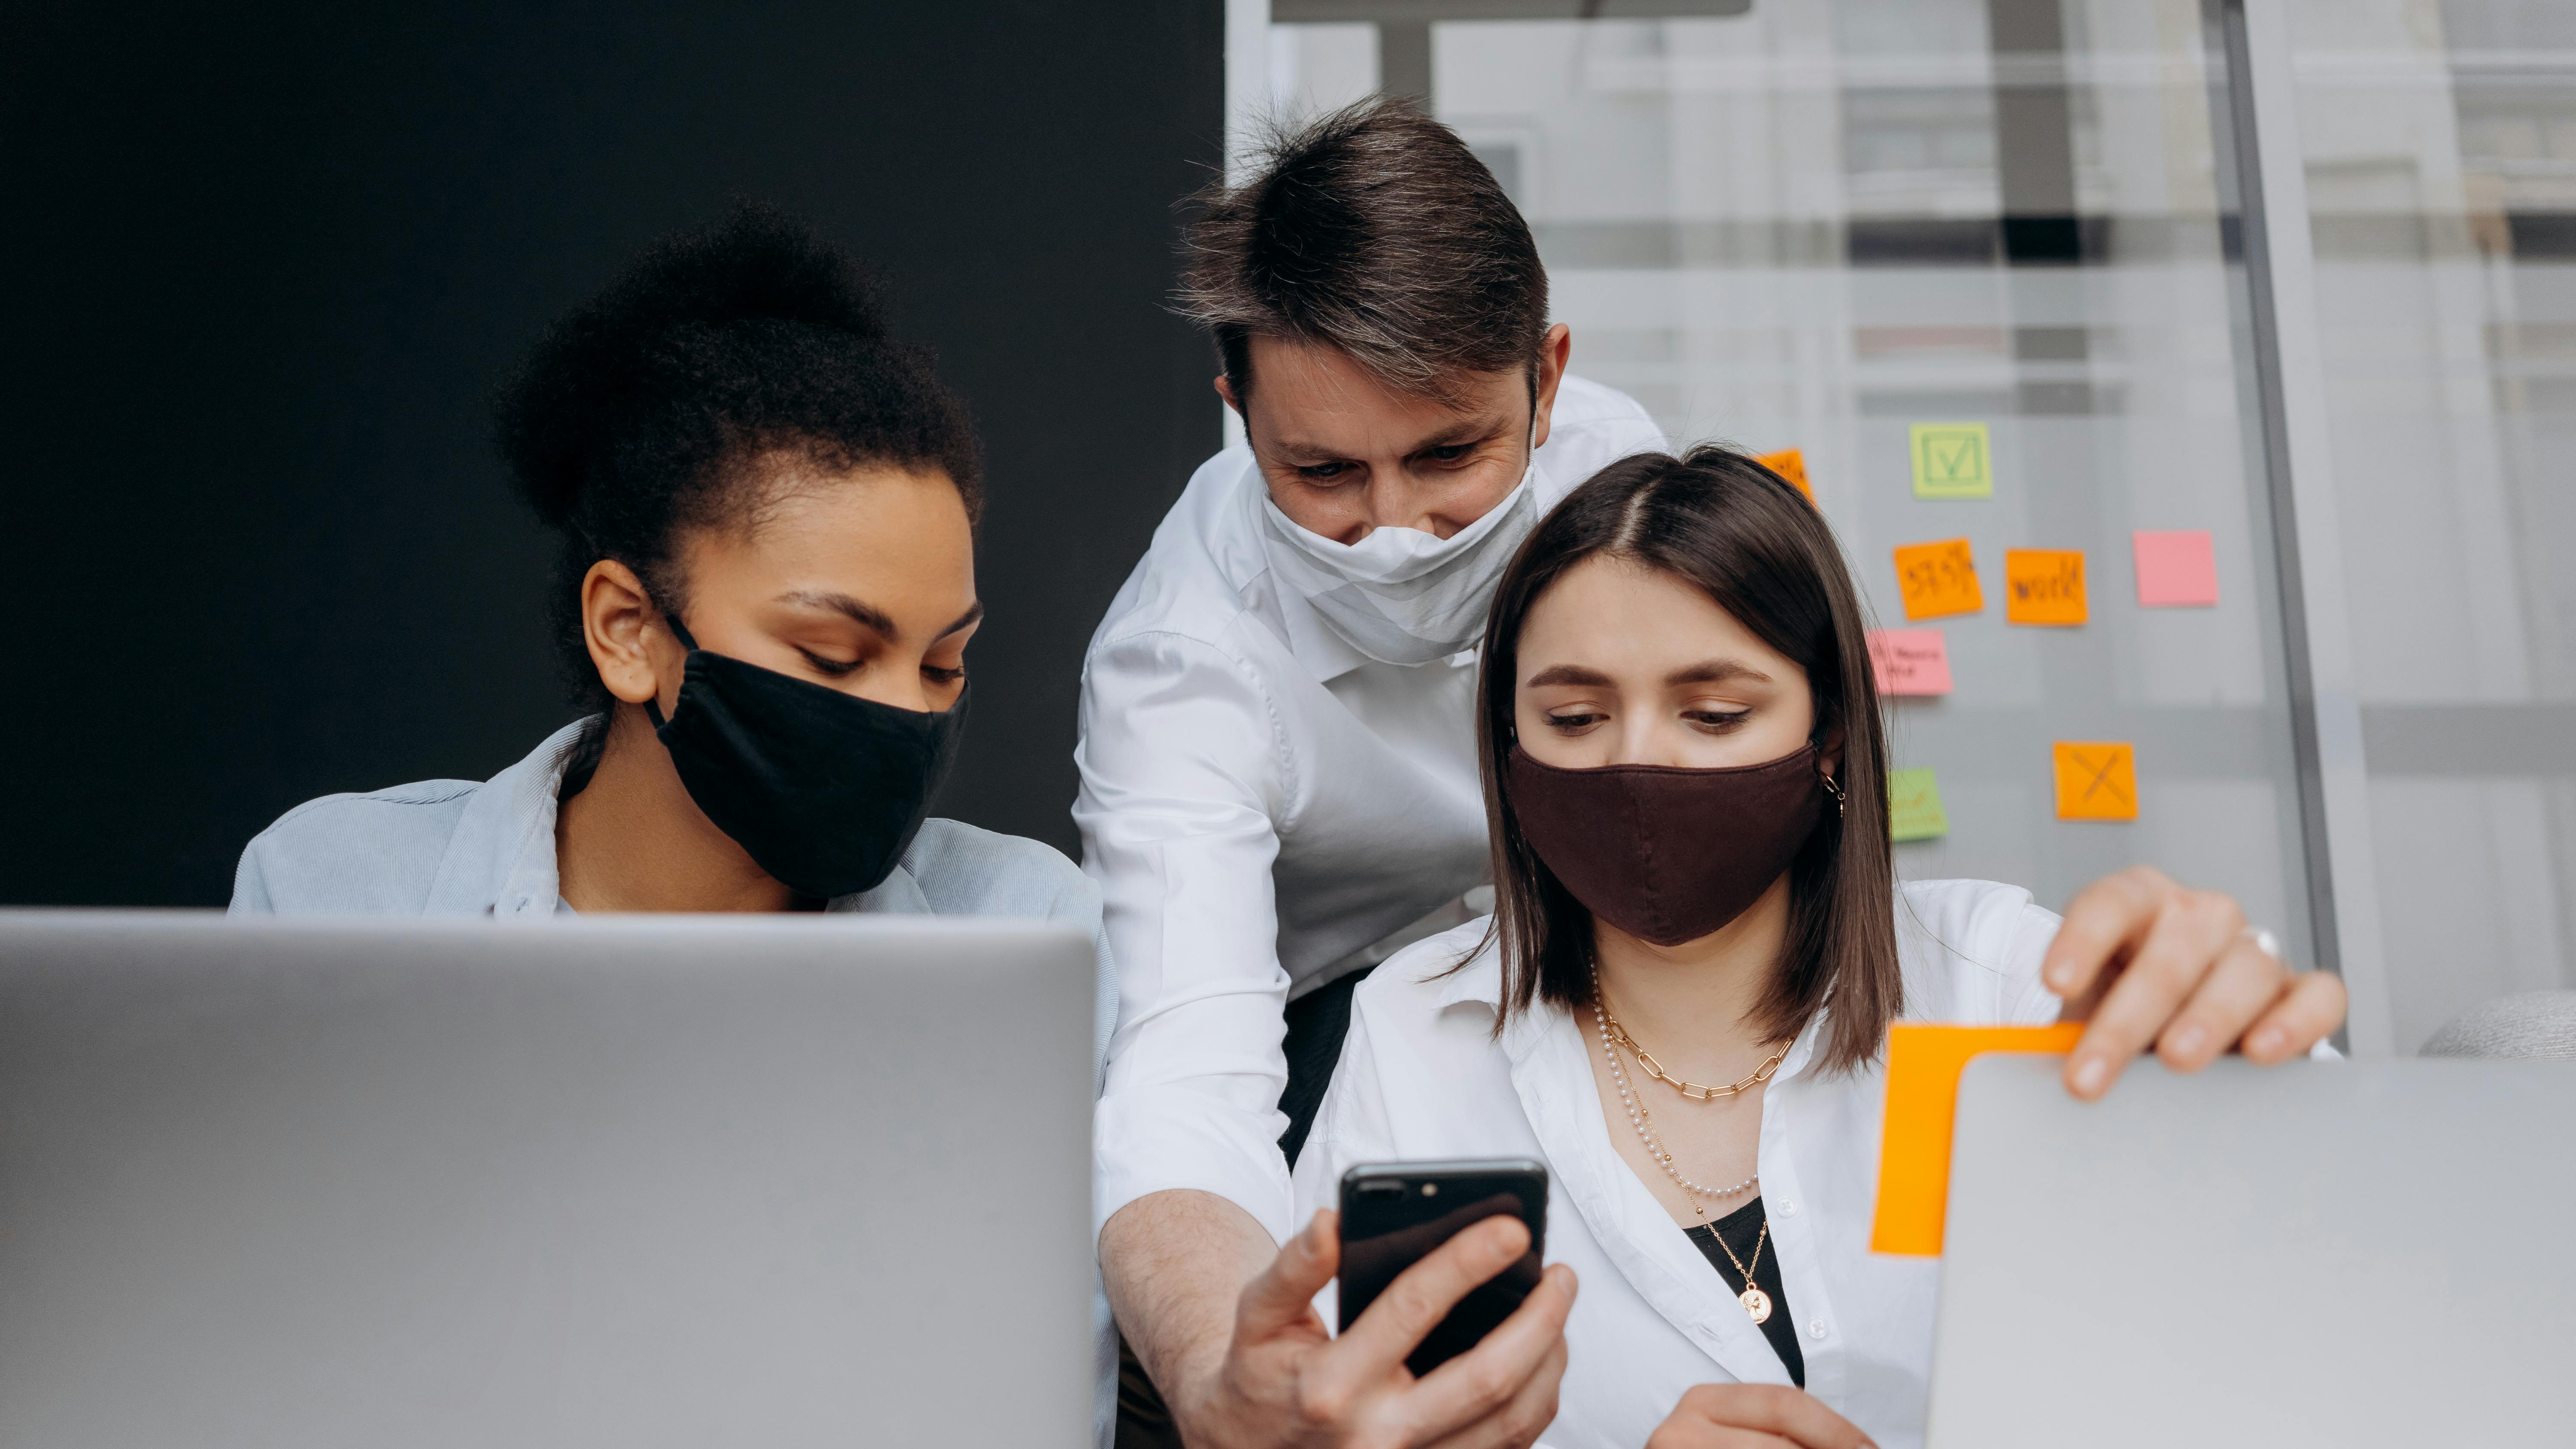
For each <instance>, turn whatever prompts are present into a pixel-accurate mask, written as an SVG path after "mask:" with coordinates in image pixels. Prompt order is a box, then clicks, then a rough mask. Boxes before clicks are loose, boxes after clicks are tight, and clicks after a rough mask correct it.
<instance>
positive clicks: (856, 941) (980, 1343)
mask: <svg viewBox="0 0 2576 1449" xmlns="http://www.w3.org/2000/svg"><path fill="white" fill-rule="evenodd" d="M1093 970H1094V963H1093V954H1092V948H1091V943H1090V942H1088V941H1087V940H1084V939H1083V938H1082V937H1081V936H1080V934H1079V933H1077V932H1073V931H1068V930H1064V929H1061V928H1051V927H1044V926H1037V925H1017V924H1003V923H980V922H959V921H941V920H932V919H926V918H878V919H860V920H854V919H852V918H850V917H847V916H834V917H829V918H820V917H817V918H805V919H786V918H767V919H759V920H744V919H721V920H720V919H712V918H705V917H695V918H687V917H683V918H627V919H610V920H595V919H594V920H583V921H563V922H544V923H532V924H527V925H509V924H496V923H492V922H487V921H447V922H438V921H407V922H399V923H396V922H384V921H365V922H359V921H314V920H302V921H296V920H287V921H271V922H261V923H249V922H243V921H231V920H226V919H223V918H221V917H215V916H207V915H196V914H188V913H176V912H172V913H119V914H108V913H64V912H0V1443H7V1444H66V1445H67V1444H79V1445H83V1446H99V1449H108V1446H127V1445H133V1446H143V1445H151V1446H155V1449H159V1446H168V1445H176V1444H186V1445H190V1446H203V1449H214V1446H235V1445H239V1446H251V1445H258V1446H264V1449H279V1446H323V1445H329V1446H334V1449H340V1446H349V1445H370V1446H388V1449H390V1446H412V1445H419V1446H430V1445H437V1446H441V1449H448V1446H456V1445H468V1444H470V1445H476V1446H495V1449H497V1446H517V1445H528V1446H534V1445H547V1446H588V1445H599V1446H610V1445H614V1446H618V1449H636V1446H652V1445H681V1444H688V1445H707V1444H761V1445H778V1446H787V1445H821V1444H833V1445H848V1444H853V1443H862V1442H864V1443H887V1444H941V1443H945V1444H1012V1445H1044V1444H1058V1445H1066V1446H1072V1445H1076V1444H1079V1443H1085V1442H1087V1441H1088V1439H1089V1435H1090V1429H1091V1408H1092V1404H1091V1401H1092V1389H1093V1372H1094V1364H1093V1362H1092V1360H1093V1352H1094V1349H1093V1332H1092V1303H1093V1277H1092V1267H1091V1264H1092V1256H1093V1255H1092V1249H1091V1243H1090V1122H1091V1101H1092V1075H1091V1074H1092V1067H1091V1050H1092V1040H1091V1038H1092V974H1093Z"/></svg>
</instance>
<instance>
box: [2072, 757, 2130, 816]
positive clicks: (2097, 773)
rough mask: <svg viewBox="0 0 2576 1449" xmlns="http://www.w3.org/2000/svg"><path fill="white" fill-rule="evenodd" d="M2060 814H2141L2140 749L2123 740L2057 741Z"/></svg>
mask: <svg viewBox="0 0 2576 1449" xmlns="http://www.w3.org/2000/svg"><path fill="white" fill-rule="evenodd" d="M2056 754H2057V818H2058V819H2060V820H2135V819H2137V818H2138V758H2137V750H2136V749H2135V747H2133V746H2131V745H2130V744H2129V743H2128V742H2126V741H2124V740H2059V741H2058V742H2057V751H2056Z"/></svg>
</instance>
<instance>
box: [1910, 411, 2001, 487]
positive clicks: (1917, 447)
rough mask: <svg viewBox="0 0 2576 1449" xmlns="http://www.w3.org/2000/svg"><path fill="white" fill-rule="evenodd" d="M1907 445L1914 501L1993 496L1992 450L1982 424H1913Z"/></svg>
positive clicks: (1993, 467)
mask: <svg viewBox="0 0 2576 1449" xmlns="http://www.w3.org/2000/svg"><path fill="white" fill-rule="evenodd" d="M1908 441H1909V445H1910V446H1911V448H1912V451H1913V454H1914V496H1915V497H1917V498H1992V497H1994V496H1995V459H1994V446H1993V443H1992V441H1991V440H1990V439H1989V438H1988V437H1987V436H1986V425H1985V424H1984V423H1916V424H1914V425H1913V427H1912V428H1911V429H1909V431H1908Z"/></svg>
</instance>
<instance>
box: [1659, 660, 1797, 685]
mask: <svg viewBox="0 0 2576 1449" xmlns="http://www.w3.org/2000/svg"><path fill="white" fill-rule="evenodd" d="M1728 679H1751V680H1755V681H1758V682H1760V683H1763V684H1769V683H1770V682H1771V676H1770V675H1768V674H1765V673H1763V672H1762V671H1761V670H1759V669H1756V668H1754V667H1753V666H1752V665H1750V664H1746V663H1744V662H1743V661H1742V660H1738V659H1703V660H1701V661H1700V662H1699V663H1697V664H1694V665H1691V666H1690V667H1689V668H1687V669H1676V670H1674V671H1673V672H1672V673H1670V674H1667V675H1665V676H1664V683H1666V684H1716V683H1719V682H1721V681H1723V680H1728Z"/></svg>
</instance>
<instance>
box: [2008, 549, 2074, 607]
mask: <svg viewBox="0 0 2576 1449" xmlns="http://www.w3.org/2000/svg"><path fill="white" fill-rule="evenodd" d="M2084 619H2085V607H2084V551H2083V550H2082V549H2079V548H2008V549H2005V550H2004V620H2005V622H2007V623H2012V624H2057V625H2066V624H2081V623H2083V622H2084Z"/></svg>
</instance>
